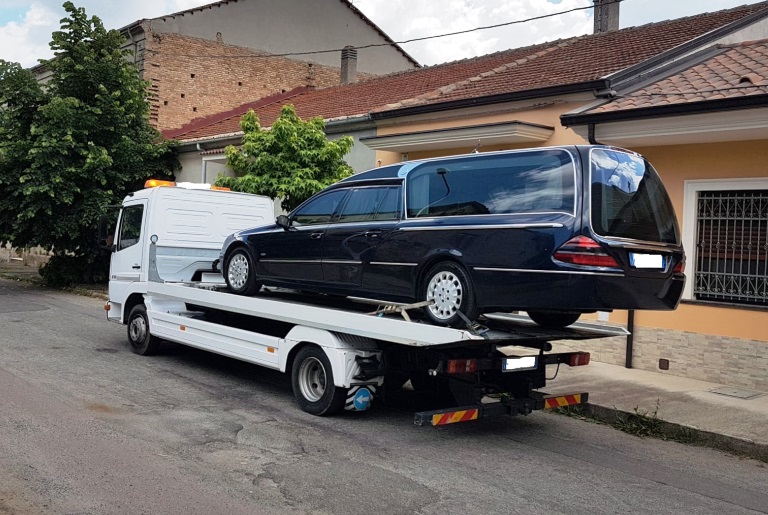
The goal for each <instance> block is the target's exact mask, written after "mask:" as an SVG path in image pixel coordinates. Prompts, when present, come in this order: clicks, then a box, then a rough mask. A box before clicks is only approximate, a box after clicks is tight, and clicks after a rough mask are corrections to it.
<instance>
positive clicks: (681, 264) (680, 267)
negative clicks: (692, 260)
mask: <svg viewBox="0 0 768 515" xmlns="http://www.w3.org/2000/svg"><path fill="white" fill-rule="evenodd" d="M674 272H675V273H676V274H682V273H683V272H685V261H680V262H679V263H678V264H677V265H676V266H675V270H674Z"/></svg>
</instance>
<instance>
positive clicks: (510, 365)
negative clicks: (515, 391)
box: [501, 356, 539, 372]
mask: <svg viewBox="0 0 768 515" xmlns="http://www.w3.org/2000/svg"><path fill="white" fill-rule="evenodd" d="M538 362H539V359H538V357H537V356H520V357H515V358H504V359H503V360H502V362H501V370H502V371H504V372H518V371H520V370H536V367H537V365H538Z"/></svg>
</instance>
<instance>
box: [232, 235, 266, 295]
mask: <svg viewBox="0 0 768 515" xmlns="http://www.w3.org/2000/svg"><path fill="white" fill-rule="evenodd" d="M224 280H225V281H226V282H227V288H229V291H231V292H232V293H235V294H237V295H247V296H250V295H255V294H256V293H258V291H259V290H260V289H261V283H260V282H258V281H257V280H256V271H255V270H254V266H253V259H251V255H250V253H249V252H248V250H247V249H245V248H243V247H240V248H237V249H235V250H233V251H232V253H231V254H230V255H229V256H227V261H226V263H224Z"/></svg>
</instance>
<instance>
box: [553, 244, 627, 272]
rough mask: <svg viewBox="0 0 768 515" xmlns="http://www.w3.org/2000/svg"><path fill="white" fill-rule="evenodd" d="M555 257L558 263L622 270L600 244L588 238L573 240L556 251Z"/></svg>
mask: <svg viewBox="0 0 768 515" xmlns="http://www.w3.org/2000/svg"><path fill="white" fill-rule="evenodd" d="M553 257H554V258H555V259H556V260H558V261H562V262H563V263H569V264H572V265H583V266H599V267H603V268H621V267H620V266H619V264H618V263H617V262H616V260H615V259H613V258H612V257H611V256H609V255H608V254H607V253H606V252H605V251H604V250H603V247H601V246H600V244H599V243H598V242H596V241H595V240H593V239H592V238H587V237H586V236H576V237H575V238H571V239H570V240H568V241H567V242H565V243H564V244H563V245H562V246H561V247H560V248H559V249H557V250H556V251H555V254H554V256H553Z"/></svg>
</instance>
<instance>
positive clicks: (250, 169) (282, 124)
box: [216, 105, 352, 211]
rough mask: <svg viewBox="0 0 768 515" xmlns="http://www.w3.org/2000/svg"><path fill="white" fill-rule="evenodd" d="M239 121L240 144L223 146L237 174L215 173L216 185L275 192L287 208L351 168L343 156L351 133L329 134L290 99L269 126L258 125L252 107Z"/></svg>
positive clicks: (329, 183)
mask: <svg viewBox="0 0 768 515" xmlns="http://www.w3.org/2000/svg"><path fill="white" fill-rule="evenodd" d="M240 127H242V129H243V144H242V146H241V147H240V148H236V147H233V146H229V147H227V148H226V155H227V164H228V165H229V166H230V167H231V168H232V169H233V170H234V172H235V175H236V177H225V176H223V175H219V177H217V179H216V184H217V185H219V186H226V187H229V188H232V190H234V191H243V192H247V193H255V194H257V195H266V196H268V197H272V198H273V199H278V198H279V199H280V200H281V201H282V207H283V209H285V210H287V211H290V210H292V209H293V208H295V207H296V206H298V205H299V204H301V203H302V202H304V201H305V200H306V199H308V198H309V197H311V196H312V195H314V194H315V193H317V192H318V191H320V190H321V189H323V188H325V187H326V186H329V185H331V184H333V183H334V182H337V181H339V180H341V179H343V178H345V177H348V176H350V175H352V168H351V167H350V166H349V165H348V164H347V163H346V162H344V156H345V155H346V154H347V153H349V151H350V149H351V148H352V138H351V137H349V136H344V137H342V138H339V139H337V140H334V141H330V140H328V138H327V137H326V135H325V132H324V129H325V122H323V119H322V118H320V117H317V118H312V119H310V120H302V119H301V118H299V117H298V116H297V115H296V110H295V109H294V107H293V106H292V105H285V106H283V108H282V109H281V110H280V116H279V117H278V118H277V120H275V123H273V124H272V127H271V128H270V129H269V130H267V129H262V127H261V125H260V124H259V117H258V116H257V115H256V113H254V112H253V111H248V112H247V113H246V114H245V115H243V118H242V120H241V121H240Z"/></svg>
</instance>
